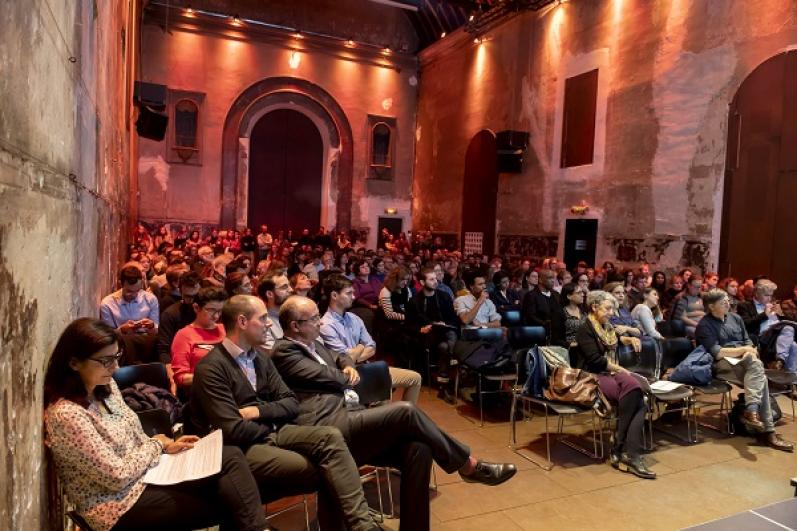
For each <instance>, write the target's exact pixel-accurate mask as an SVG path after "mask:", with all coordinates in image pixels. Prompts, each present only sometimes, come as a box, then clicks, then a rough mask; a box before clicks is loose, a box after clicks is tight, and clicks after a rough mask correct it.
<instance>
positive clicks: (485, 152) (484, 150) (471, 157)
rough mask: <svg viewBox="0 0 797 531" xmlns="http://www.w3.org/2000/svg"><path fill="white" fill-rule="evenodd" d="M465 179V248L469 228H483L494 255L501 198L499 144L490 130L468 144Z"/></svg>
mask: <svg viewBox="0 0 797 531" xmlns="http://www.w3.org/2000/svg"><path fill="white" fill-rule="evenodd" d="M463 180H464V182H463V193H462V237H461V243H462V246H463V249H464V242H465V233H466V232H481V233H482V234H483V239H482V242H483V243H482V252H483V253H484V254H488V255H492V254H493V253H494V251H495V222H496V215H497V213H496V208H497V202H498V148H497V146H496V142H495V135H494V134H493V133H491V132H490V131H486V130H485V131H479V132H478V133H477V134H476V136H474V137H473V138H472V139H471V141H470V144H468V150H467V152H466V153H465V176H464V179H463Z"/></svg>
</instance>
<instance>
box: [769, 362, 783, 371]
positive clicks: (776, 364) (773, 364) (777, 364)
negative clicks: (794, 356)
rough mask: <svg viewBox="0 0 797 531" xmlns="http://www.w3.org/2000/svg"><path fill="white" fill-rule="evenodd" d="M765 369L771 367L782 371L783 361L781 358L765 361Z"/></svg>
mask: <svg viewBox="0 0 797 531" xmlns="http://www.w3.org/2000/svg"><path fill="white" fill-rule="evenodd" d="M767 369H771V370H773V371H782V370H783V361H782V360H775V361H770V362H769V363H767Z"/></svg>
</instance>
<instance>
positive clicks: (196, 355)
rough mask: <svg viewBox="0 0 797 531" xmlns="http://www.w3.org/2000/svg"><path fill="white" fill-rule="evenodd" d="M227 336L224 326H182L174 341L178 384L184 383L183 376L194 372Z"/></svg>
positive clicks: (173, 362) (173, 358)
mask: <svg viewBox="0 0 797 531" xmlns="http://www.w3.org/2000/svg"><path fill="white" fill-rule="evenodd" d="M225 336H226V334H225V332H224V326H223V325H221V324H217V325H216V328H211V329H205V328H197V327H196V326H194V325H192V324H190V325H188V326H186V327H184V328H181V329H180V330H179V331H178V332H177V334H175V336H174V340H173V341H172V370H173V371H174V381H175V383H176V384H177V385H182V384H183V376H185V375H186V374H193V372H194V368H195V367H196V364H197V363H199V360H201V359H202V358H204V357H205V356H206V355H207V353H208V352H210V351H211V350H213V347H215V346H216V345H217V344H219V343H221V341H222V340H223V339H224V337H225Z"/></svg>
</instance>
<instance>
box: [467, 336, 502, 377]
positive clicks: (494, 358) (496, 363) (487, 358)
mask: <svg viewBox="0 0 797 531" xmlns="http://www.w3.org/2000/svg"><path fill="white" fill-rule="evenodd" d="M454 355H455V356H456V357H457V358H458V359H459V362H460V363H462V364H463V365H465V366H467V367H469V368H471V369H473V370H475V371H479V372H481V373H482V374H488V375H499V374H511V373H513V372H515V364H514V362H513V361H512V348H511V347H510V346H509V344H508V343H506V342H504V341H500V342H497V343H488V342H486V341H457V342H456V344H455V345H454Z"/></svg>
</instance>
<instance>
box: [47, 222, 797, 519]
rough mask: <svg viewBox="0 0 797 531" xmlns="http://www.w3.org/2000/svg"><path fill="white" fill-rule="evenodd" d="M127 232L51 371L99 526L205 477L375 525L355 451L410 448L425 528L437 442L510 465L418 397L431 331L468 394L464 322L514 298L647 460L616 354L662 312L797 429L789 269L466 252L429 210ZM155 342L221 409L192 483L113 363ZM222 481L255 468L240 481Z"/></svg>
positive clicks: (447, 376) (53, 398)
mask: <svg viewBox="0 0 797 531" xmlns="http://www.w3.org/2000/svg"><path fill="white" fill-rule="evenodd" d="M132 241H133V243H132V244H131V246H130V252H129V257H128V258H129V261H128V262H127V263H125V264H124V265H123V266H122V267H121V268H120V271H119V275H118V281H119V285H118V290H116V291H114V292H113V293H111V294H109V295H108V296H106V297H105V298H104V299H103V300H102V302H101V304H100V320H99V321H98V320H92V319H81V320H78V321H75V322H74V323H72V324H71V325H70V326H69V327H68V328H67V329H66V330H65V331H64V333H63V335H62V337H61V339H60V340H59V342H58V345H57V347H56V349H55V352H54V353H53V356H52V359H51V362H50V366H49V368H48V371H47V377H46V382H45V386H46V393H45V400H46V404H47V411H46V425H47V434H48V443H49V444H50V447H51V448H52V450H53V454H54V456H55V460H56V463H57V464H58V467H59V471H60V473H61V478H62V480H63V481H64V482H65V483H66V491H67V493H68V494H69V495H70V497H72V498H73V500H75V502H76V503H77V505H78V508H79V509H81V510H82V513H83V515H84V516H86V517H87V518H88V519H89V520H90V521H91V524H92V527H93V528H94V529H110V528H114V529H130V528H136V527H141V526H144V525H148V523H149V522H152V521H153V520H151V518H155V517H156V516H157V518H160V520H159V521H161V522H162V521H164V520H167V521H179V522H181V523H185V522H184V521H183V520H180V519H181V518H185V517H186V516H185V514H184V512H183V511H180V513H179V514H177V513H170V512H169V510H167V509H153V507H155V506H156V505H158V504H166V503H170V502H171V501H173V500H177V499H178V498H179V499H185V500H186V501H185V504H187V505H188V506H189V507H193V506H197V507H201V506H203V504H204V503H205V502H206V501H207V500H208V499H209V498H208V497H214V498H213V499H218V500H221V501H222V503H223V505H224V507H223V510H222V511H221V512H222V514H221V516H219V519H220V520H221V521H224V522H229V523H231V524H230V525H237V527H236V528H238V529H250V528H251V529H265V528H266V527H267V523H266V522H264V521H263V519H262V511H258V510H256V507H255V506H256V505H257V504H259V503H260V501H261V500H262V499H265V498H267V497H274V496H275V495H276V496H277V497H279V496H283V495H289V494H294V493H297V492H318V494H319V521H320V522H322V527H324V525H325V524H329V525H334V526H336V527H340V526H341V524H343V525H345V527H346V528H347V529H374V528H376V527H375V526H376V524H375V523H374V522H373V520H372V519H371V518H370V517H369V516H368V510H367V504H366V503H365V498H364V495H363V492H362V487H361V486H360V480H359V475H358V472H357V466H358V465H363V464H372V465H389V466H391V467H394V468H397V469H399V470H401V471H402V474H401V485H402V489H401V509H402V510H401V514H402V522H401V525H402V528H406V529H428V527H429V511H428V506H429V497H428V496H429V495H428V484H429V472H430V466H431V462H432V461H435V462H437V463H438V464H439V465H440V466H441V467H442V468H443V469H444V470H446V471H447V472H455V471H459V473H460V474H461V475H462V477H463V479H464V480H465V481H477V482H481V483H485V484H490V485H494V484H498V483H501V482H503V481H506V480H507V479H509V478H510V477H511V476H512V475H513V474H514V473H515V470H516V469H515V467H514V465H511V464H508V463H487V462H483V461H481V460H478V459H476V458H475V457H474V456H473V455H472V454H471V452H470V450H469V448H468V447H467V446H465V445H464V444H462V443H461V442H460V441H457V440H456V439H454V438H453V437H451V436H449V435H448V434H446V433H445V432H444V431H443V430H441V429H440V428H439V427H437V425H436V424H435V423H434V422H433V421H432V420H431V419H430V418H429V417H427V416H426V415H425V414H424V413H423V412H422V411H421V410H420V409H418V408H417V407H415V403H416V402H417V399H418V394H419V391H420V388H421V383H422V377H421V373H424V374H425V373H426V372H427V367H424V366H423V365H424V361H423V360H424V359H427V358H426V356H421V355H420V353H422V352H429V353H431V356H430V358H429V359H431V360H433V361H434V365H435V375H436V377H435V382H434V385H436V386H437V388H438V396H439V397H440V398H441V399H443V400H446V401H448V402H450V403H456V401H457V397H456V396H454V395H453V392H452V389H451V381H452V378H451V376H452V374H451V373H452V370H454V369H453V368H454V367H455V366H456V364H457V360H456V358H455V356H454V352H455V347H456V345H457V342H458V341H459V340H460V338H461V331H462V330H463V329H466V328H497V327H501V326H502V316H503V315H505V314H506V312H508V311H515V312H517V313H519V315H520V320H521V322H522V323H523V324H525V325H531V326H539V327H542V328H543V329H544V330H545V335H546V343H548V344H550V345H557V346H560V347H564V348H566V349H568V350H569V351H570V357H571V361H572V363H573V365H574V366H577V367H580V368H582V369H584V370H586V371H588V372H591V373H594V374H595V375H596V376H597V377H598V380H599V384H600V388H601V390H602V391H603V393H604V394H605V396H606V397H607V398H608V399H609V400H610V401H611V402H612V403H613V404H614V405H615V406H616V407H617V412H618V419H619V420H618V424H617V431H616V434H615V437H614V444H613V447H612V449H611V451H610V462H611V464H612V465H613V466H615V467H616V468H620V469H622V470H625V471H628V472H631V473H634V474H636V475H637V476H640V477H643V478H648V479H652V478H655V473H654V472H652V471H651V470H650V469H649V468H647V466H646V464H645V463H644V460H643V459H642V455H641V454H642V425H643V423H644V413H645V408H646V406H645V402H644V398H643V394H642V389H641V386H640V382H639V381H638V380H637V379H636V378H635V377H634V375H632V374H630V373H629V372H628V371H627V370H626V369H624V368H623V367H621V366H620V365H618V364H617V363H616V361H614V360H615V359H616V356H615V354H616V352H617V350H618V349H619V348H623V347H625V348H631V349H634V350H639V349H640V348H641V340H642V338H645V337H650V338H653V339H654V340H662V339H663V333H662V329H663V326H662V323H667V325H668V326H670V327H674V328H680V329H682V331H683V335H685V336H686V337H689V338H692V339H693V340H694V342H695V345H696V346H698V345H699V346H702V347H704V348H705V350H706V351H708V352H710V353H711V354H712V355H713V356H714V358H715V364H714V365H715V372H716V373H717V374H718V375H720V376H725V377H727V378H732V379H733V380H734V381H739V382H743V384H744V390H745V400H746V410H745V413H744V417H743V420H744V422H745V423H746V424H747V425H748V426H749V427H750V428H751V429H752V430H754V431H756V432H758V433H760V434H761V435H760V436H761V438H762V440H763V441H764V442H765V443H767V444H769V445H770V446H772V447H774V448H776V449H780V450H787V451H791V450H792V446H791V443H788V442H786V441H784V440H783V439H781V438H780V436H779V435H777V434H776V433H775V431H774V425H773V422H772V415H771V410H770V406H769V391H768V388H767V380H766V377H765V374H764V368H765V366H766V367H768V368H770V369H775V370H786V371H792V372H794V371H797V343H795V341H794V339H795V326H797V324H795V323H794V321H797V287H796V288H795V289H794V290H793V293H792V294H791V298H789V299H788V300H784V301H782V302H776V301H773V294H774V292H775V290H776V288H777V287H776V286H775V285H774V284H773V283H772V282H771V281H770V280H768V279H767V278H765V277H760V278H754V279H749V280H744V281H740V280H737V279H733V278H726V279H722V280H720V278H719V276H718V275H717V274H716V273H711V272H707V273H705V274H703V275H702V276H701V275H699V274H697V273H696V272H694V271H692V270H691V269H684V270H683V271H681V272H679V273H678V274H677V275H675V276H673V277H672V278H670V279H669V281H668V279H667V276H666V274H665V273H664V272H662V271H654V272H651V271H650V267H649V265H648V264H640V265H639V266H638V267H636V268H633V269H622V270H621V269H619V268H616V267H615V265H614V264H613V263H611V262H604V263H603V265H602V267H600V268H592V267H589V266H588V264H586V263H584V262H579V263H578V264H575V265H574V267H572V268H571V267H568V265H566V264H564V263H562V262H561V261H559V260H557V259H556V258H553V257H542V258H538V259H534V258H532V257H521V258H513V259H511V260H510V259H506V260H505V259H504V258H502V257H500V256H492V257H490V256H483V255H463V254H462V253H461V252H459V251H458V250H456V249H448V248H446V247H445V246H444V245H443V242H442V240H441V239H440V238H435V237H433V236H432V234H431V232H417V233H413V234H403V233H402V234H399V235H391V234H389V233H383V234H380V246H379V248H377V249H367V248H366V246H365V244H364V241H363V238H362V235H360V234H356V235H355V234H352V233H347V232H345V231H332V232H327V231H325V230H324V228H323V227H322V228H320V229H319V230H318V231H316V232H315V233H314V234H312V233H311V232H310V231H309V230H304V231H302V232H301V234H299V235H298V236H297V237H294V235H293V234H292V233H291V232H290V231H287V232H282V231H280V232H279V233H277V234H276V235H272V234H270V233H269V231H268V227H266V226H262V227H260V230H259V232H258V233H257V234H255V233H254V231H252V230H250V229H245V230H243V231H241V232H240V233H239V232H237V231H235V230H227V231H220V230H215V229H214V230H212V231H210V233H209V234H208V235H205V236H203V235H202V234H200V233H199V231H193V232H191V233H190V234H188V235H186V234H185V233H184V234H179V235H177V236H176V237H175V235H173V234H171V233H170V231H169V230H168V229H167V228H166V227H161V228H159V229H158V230H157V231H156V232H155V233H154V234H150V233H149V232H148V231H147V230H146V229H145V228H144V227H143V226H139V228H138V229H137V230H136V233H135V235H134V238H133V240H132ZM375 357H379V358H383V359H386V360H388V361H389V362H390V368H389V371H390V378H391V381H392V385H393V388H394V400H393V401H391V402H390V403H388V404H386V405H382V406H380V407H377V408H367V409H361V408H359V407H358V397H357V395H356V393H355V392H354V391H353V387H354V386H355V385H356V383H357V382H358V380H359V374H358V370H357V368H358V366H361V364H364V363H369V361H370V360H372V359H374V358H375ZM762 360H763V361H762ZM148 361H159V362H161V363H163V364H164V365H165V366H166V367H167V369H168V375H169V379H170V381H171V388H172V389H171V390H172V391H173V392H174V393H175V394H176V395H177V396H180V397H181V398H182V399H183V400H185V401H187V402H188V403H189V404H190V406H191V407H190V419H188V421H189V423H190V424H191V425H192V426H194V428H195V429H196V433H197V434H199V435H202V434H205V433H207V432H208V431H209V430H210V429H212V428H220V429H221V430H222V432H223V436H224V443H225V445H226V446H225V453H224V466H223V468H222V473H221V474H220V475H219V476H217V477H215V478H214V479H212V480H205V481H204V482H202V483H201V484H197V485H189V486H188V487H186V488H184V489H181V488H177V487H174V488H165V487H155V486H152V485H145V484H144V483H143V481H142V477H143V474H144V472H145V471H146V470H147V468H148V467H150V466H151V465H152V464H153V463H154V462H157V456H158V455H160V453H161V452H166V453H170V452H176V451H180V450H181V449H183V448H185V447H190V446H191V444H193V442H195V441H196V438H195V437H194V436H188V437H185V438H182V439H178V440H172V439H169V438H166V437H163V436H158V437H155V438H149V437H146V436H145V435H143V433H142V432H141V430H140V426H136V425H135V422H134V418H135V417H134V416H132V413H131V412H130V411H129V410H128V409H126V408H125V406H124V402H123V401H122V399H121V396H120V394H119V390H118V388H117V387H116V385H115V384H114V383H113V381H112V378H111V375H112V373H113V370H114V369H115V367H116V366H117V363H138V362H148ZM413 368H415V369H423V370H420V371H416V370H413ZM429 384H430V385H432V382H429ZM377 433H379V434H380V435H379V436H377V435H376V434H377ZM383 434H384V435H387V436H384V435H383ZM117 467H121V468H120V469H117ZM244 476H245V477H244ZM231 482H235V483H236V484H238V483H240V485H242V487H241V488H240V489H238V490H235V492H232V490H233V489H230V483H231ZM174 503H176V502H174ZM181 503H182V502H181ZM192 504H193V505H192ZM153 515H156V516H153ZM202 515H203V512H202V511H201V510H197V511H196V515H195V516H196V518H200V517H201V516H202ZM170 519H171V520H170ZM244 520H246V525H243V524H241V522H243V521H244ZM236 523H237V524H236Z"/></svg>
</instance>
